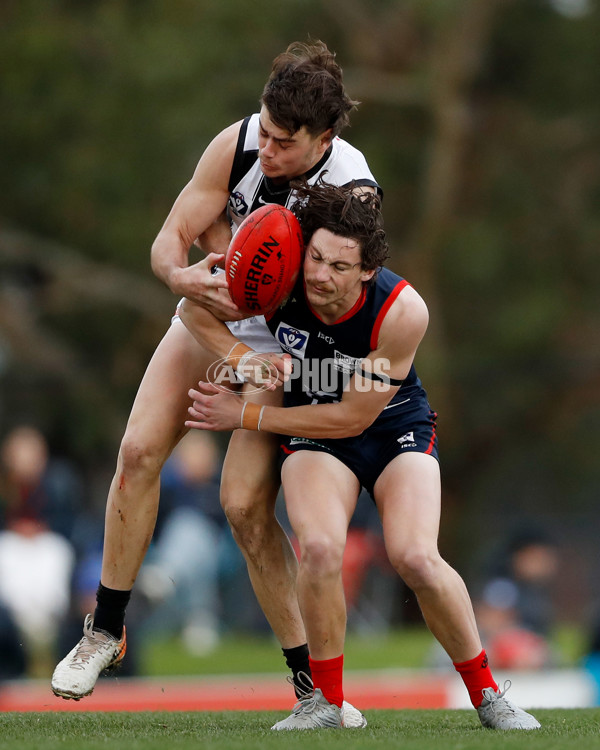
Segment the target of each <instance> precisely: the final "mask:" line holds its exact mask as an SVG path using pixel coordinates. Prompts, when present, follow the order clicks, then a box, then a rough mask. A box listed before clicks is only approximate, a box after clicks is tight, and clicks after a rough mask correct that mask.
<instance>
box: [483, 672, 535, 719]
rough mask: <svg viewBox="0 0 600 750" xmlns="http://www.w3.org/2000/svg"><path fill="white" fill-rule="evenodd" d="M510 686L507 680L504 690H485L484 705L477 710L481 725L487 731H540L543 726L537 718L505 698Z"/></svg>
mask: <svg viewBox="0 0 600 750" xmlns="http://www.w3.org/2000/svg"><path fill="white" fill-rule="evenodd" d="M510 685H511V683H510V680H507V681H506V682H505V683H504V689H503V690H498V692H496V691H495V690H494V689H493V688H485V690H484V691H483V703H482V704H481V706H479V708H478V709H477V713H478V714H479V720H480V721H481V724H482V725H483V726H484V727H486V728H487V729H539V728H540V726H541V725H540V722H539V721H538V720H537V719H536V718H535V717H533V716H532V715H531V714H528V713H527V712H526V711H523V710H522V709H521V708H518V707H517V706H515V704H514V703H511V702H510V701H509V700H507V699H506V698H505V697H504V694H505V693H506V691H507V690H508V689H509V688H510Z"/></svg>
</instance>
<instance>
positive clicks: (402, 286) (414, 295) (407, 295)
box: [382, 272, 429, 333]
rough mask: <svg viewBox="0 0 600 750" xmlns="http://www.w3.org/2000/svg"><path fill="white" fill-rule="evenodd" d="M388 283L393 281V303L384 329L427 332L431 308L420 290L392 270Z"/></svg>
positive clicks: (386, 317) (388, 311) (387, 313)
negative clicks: (429, 308)
mask: <svg viewBox="0 0 600 750" xmlns="http://www.w3.org/2000/svg"><path fill="white" fill-rule="evenodd" d="M386 281H387V283H388V284H389V283H390V282H391V283H393V290H392V292H391V295H390V296H391V298H392V300H393V301H392V303H391V305H390V306H389V308H388V310H387V312H386V315H385V320H384V322H383V326H382V330H383V329H384V328H388V329H397V330H399V329H400V327H401V329H402V330H405V331H409V330H414V331H415V332H418V331H422V332H423V333H424V332H425V330H426V328H427V325H428V323H429V310H428V308H427V303H426V302H425V300H424V299H423V297H422V296H421V295H420V294H419V292H418V291H417V290H416V289H415V288H414V286H412V284H410V282H408V281H407V280H406V279H403V278H402V277H400V276H396V274H393V273H391V272H390V275H388V277H387V279H386Z"/></svg>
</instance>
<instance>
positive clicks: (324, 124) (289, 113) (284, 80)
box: [260, 40, 358, 137]
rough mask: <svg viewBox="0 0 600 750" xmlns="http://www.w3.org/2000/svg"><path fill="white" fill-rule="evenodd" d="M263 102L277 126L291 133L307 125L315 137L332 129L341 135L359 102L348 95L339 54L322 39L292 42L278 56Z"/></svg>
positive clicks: (334, 132) (263, 95) (264, 92)
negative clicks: (336, 56)
mask: <svg viewBox="0 0 600 750" xmlns="http://www.w3.org/2000/svg"><path fill="white" fill-rule="evenodd" d="M260 101H261V103H262V104H264V105H265V107H266V108H267V109H268V111H269V115H270V117H271V119H272V120H273V122H274V123H275V125H277V126H278V127H280V128H283V129H284V130H287V131H288V133H290V134H291V135H293V134H294V133H296V132H297V131H298V130H300V128H301V127H302V126H305V127H306V129H307V131H308V132H309V133H310V134H311V135H312V136H313V137H314V136H317V135H320V134H321V133H324V132H325V131H326V130H328V129H329V128H331V129H332V131H333V136H336V135H339V134H340V133H341V131H342V130H343V129H344V128H345V127H346V126H347V125H348V124H349V122H350V117H349V114H350V112H351V111H352V109H354V108H355V107H356V106H357V105H358V102H355V101H353V100H352V99H350V97H349V96H348V95H347V94H346V91H345V89H344V83H343V79H342V69H341V68H340V66H339V65H338V64H337V63H336V61H335V53H333V52H330V50H329V49H328V47H327V45H326V44H325V43H324V42H321V41H319V40H316V41H310V42H307V43H304V42H292V44H290V46H289V47H288V48H287V49H286V51H285V52H282V53H281V54H280V55H278V56H277V57H276V58H275V60H274V61H273V69H272V71H271V75H270V77H269V80H268V81H267V83H266V84H265V88H264V89H263V93H262V97H261V99H260Z"/></svg>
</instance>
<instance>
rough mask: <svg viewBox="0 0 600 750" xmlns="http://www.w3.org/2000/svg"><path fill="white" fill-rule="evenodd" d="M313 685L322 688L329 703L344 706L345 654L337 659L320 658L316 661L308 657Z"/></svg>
mask: <svg viewBox="0 0 600 750" xmlns="http://www.w3.org/2000/svg"><path fill="white" fill-rule="evenodd" d="M308 661H309V663H310V671H311V674H312V680H313V685H314V686H315V688H320V690H321V692H322V693H323V695H324V696H325V700H327V701H329V703H335V705H336V706H339V707H340V708H341V707H342V703H343V702H344V688H343V684H342V683H343V679H344V654H342V655H341V656H336V657H335V659H320V660H319V661H315V660H314V659H311V657H310V656H309V657H308Z"/></svg>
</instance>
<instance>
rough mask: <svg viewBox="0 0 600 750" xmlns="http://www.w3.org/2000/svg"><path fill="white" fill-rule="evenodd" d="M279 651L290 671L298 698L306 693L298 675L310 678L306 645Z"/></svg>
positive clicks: (304, 683)
mask: <svg viewBox="0 0 600 750" xmlns="http://www.w3.org/2000/svg"><path fill="white" fill-rule="evenodd" d="M281 650H282V651H283V655H284V656H285V663H286V664H287V665H288V667H289V668H290V669H291V670H292V675H293V680H294V692H295V693H296V698H300V696H301V695H304V693H306V690H307V688H308V685H307V684H306V682H305V681H304V680H302V678H301V677H299V676H298V674H299V672H304V674H306V675H307V676H308V677H310V676H311V673H310V664H309V663H308V645H307V644H306V643H304V644H303V645H302V646H295V647H294V648H282V649H281Z"/></svg>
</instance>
